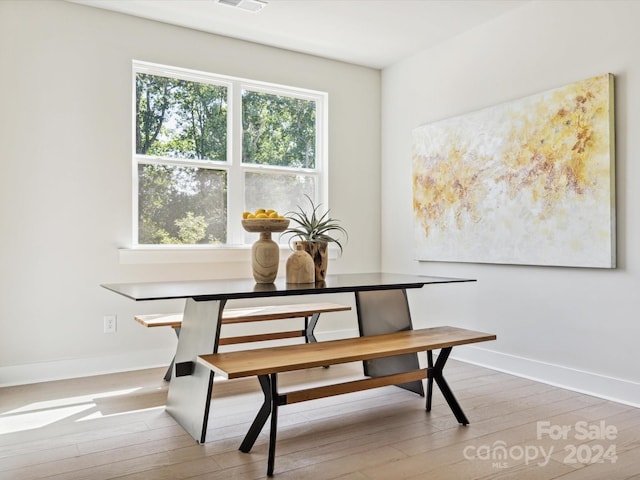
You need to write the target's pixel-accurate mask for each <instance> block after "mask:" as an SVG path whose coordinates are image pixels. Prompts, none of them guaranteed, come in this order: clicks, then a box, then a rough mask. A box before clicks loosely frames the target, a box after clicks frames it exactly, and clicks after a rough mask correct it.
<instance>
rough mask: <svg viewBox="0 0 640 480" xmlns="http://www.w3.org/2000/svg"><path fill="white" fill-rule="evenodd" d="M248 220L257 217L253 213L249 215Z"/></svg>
mask: <svg viewBox="0 0 640 480" xmlns="http://www.w3.org/2000/svg"><path fill="white" fill-rule="evenodd" d="M247 218H256V216H255V215H254V214H253V213H250V214H249V215H247Z"/></svg>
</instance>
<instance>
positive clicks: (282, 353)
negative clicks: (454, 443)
mask: <svg viewBox="0 0 640 480" xmlns="http://www.w3.org/2000/svg"><path fill="white" fill-rule="evenodd" d="M495 339H496V336H495V335H493V334H488V333H483V332H476V331H473V330H466V329H462V328H456V327H447V326H443V327H434V328H425V329H420V330H405V331H401V332H395V333H387V334H382V335H372V336H366V337H357V338H347V339H341V340H332V341H327V342H321V343H314V344H302V345H284V346H279V347H271V348H260V349H256V350H249V351H243V352H223V353H216V354H211V355H200V356H199V357H198V362H199V363H201V364H203V365H205V366H206V367H208V368H210V369H211V370H213V371H214V372H216V373H218V374H220V375H223V376H224V377H226V378H242V377H250V376H257V377H258V380H259V382H260V385H261V387H262V391H263V393H264V396H265V400H264V403H263V405H262V407H261V408H260V411H259V412H258V414H257V416H256V418H255V419H254V421H253V423H252V425H251V427H250V429H249V432H248V433H247V435H246V436H245V438H244V440H243V442H242V444H241V446H240V450H241V451H243V452H249V451H250V450H251V448H252V447H253V444H254V443H255V441H256V439H257V437H258V435H259V434H260V432H261V431H262V428H263V427H264V424H265V423H266V420H267V418H268V417H269V415H270V416H271V432H270V438H269V457H268V465H267V475H269V476H271V475H273V470H274V463H275V441H276V431H277V412H278V407H279V406H282V405H288V404H291V403H296V402H302V401H307V400H313V399H317V398H322V397H327V396H331V395H340V394H344V393H350V392H356V391H361V390H365V389H370V388H378V387H382V386H388V385H399V384H401V383H405V382H407V381H412V380H419V379H424V378H426V379H427V405H426V410H427V411H430V410H431V397H432V390H433V382H434V381H435V382H436V383H437V384H438V386H439V387H440V390H441V391H442V393H443V395H444V397H445V399H446V401H447V403H448V404H449V406H450V408H451V410H452V411H453V413H454V415H455V416H456V419H457V420H458V421H459V422H460V423H461V424H463V425H467V424H468V423H469V421H468V420H467V418H466V416H465V415H464V412H463V411H462V409H461V408H460V405H459V404H458V402H457V400H456V399H455V397H454V396H453V393H452V392H451V390H450V388H449V386H448V385H447V383H446V381H445V379H444V376H443V373H442V371H443V369H444V365H445V363H446V361H447V359H448V357H449V354H450V352H451V349H452V348H453V347H454V346H457V345H466V344H471V343H477V342H486V341H490V340H495ZM433 350H440V354H439V355H438V358H437V361H436V362H435V364H434V362H433V356H432V351H433ZM418 352H426V353H427V368H425V369H418V370H413V371H410V372H399V373H395V374H390V375H384V376H379V377H367V378H363V379H361V380H355V381H351V382H345V383H339V384H334V385H326V386H322V387H314V388H309V389H303V390H298V391H293V392H287V393H284V394H281V393H279V392H278V382H277V375H278V374H279V373H283V372H290V371H295V370H302V369H306V368H312V367H318V366H325V365H335V364H339V363H347V362H353V361H366V360H371V359H377V358H385V357H392V356H396V355H402V354H407V353H418Z"/></svg>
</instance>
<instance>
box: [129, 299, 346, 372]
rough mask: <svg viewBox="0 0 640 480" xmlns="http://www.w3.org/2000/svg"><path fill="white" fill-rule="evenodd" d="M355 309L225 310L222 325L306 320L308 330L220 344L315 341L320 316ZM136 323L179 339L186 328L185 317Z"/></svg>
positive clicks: (170, 316)
mask: <svg viewBox="0 0 640 480" xmlns="http://www.w3.org/2000/svg"><path fill="white" fill-rule="evenodd" d="M346 310H351V307H349V306H348V305H341V304H338V303H328V302H320V303H304V304H293V305H270V306H258V307H242V308H225V309H224V310H223V311H222V324H223V325H228V324H234V323H246V322H260V321H268V320H283V319H288V318H304V330H289V331H284V332H271V333H263V334H257V335H242V336H236V337H221V338H220V342H219V345H234V344H238V343H249V342H262V341H265V340H281V339H284V338H297V337H304V338H305V341H306V342H307V343H308V342H315V341H316V337H315V336H314V329H315V328H316V324H317V323H318V320H319V318H320V314H322V313H329V312H341V311H346ZM134 320H135V321H136V322H138V323H140V324H141V325H144V326H145V327H147V328H153V327H172V328H173V329H174V331H175V332H176V336H178V337H179V336H180V327H181V326H182V314H181V313H171V314H155V315H136V316H135V317H134ZM173 364H174V362H173V361H172V362H171V365H170V366H169V368H168V369H167V373H165V376H164V379H165V380H167V381H169V380H170V379H171V374H172V371H173Z"/></svg>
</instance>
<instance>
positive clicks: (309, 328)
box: [304, 313, 320, 343]
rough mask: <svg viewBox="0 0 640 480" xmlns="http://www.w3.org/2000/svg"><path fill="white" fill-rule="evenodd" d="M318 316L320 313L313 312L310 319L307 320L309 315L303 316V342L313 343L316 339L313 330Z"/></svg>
mask: <svg viewBox="0 0 640 480" xmlns="http://www.w3.org/2000/svg"><path fill="white" fill-rule="evenodd" d="M319 318H320V314H319V313H314V314H313V315H311V320H309V317H304V337H305V338H304V340H305V343H315V342H317V341H318V340H316V337H315V335H314V334H313V331H314V330H315V328H316V325H317V324H318V319H319Z"/></svg>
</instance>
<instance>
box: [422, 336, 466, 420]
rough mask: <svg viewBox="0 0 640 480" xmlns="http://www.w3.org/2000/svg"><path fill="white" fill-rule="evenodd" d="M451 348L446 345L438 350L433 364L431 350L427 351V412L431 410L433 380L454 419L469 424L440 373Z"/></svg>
mask: <svg viewBox="0 0 640 480" xmlns="http://www.w3.org/2000/svg"><path fill="white" fill-rule="evenodd" d="M451 348H452V347H448V348H443V349H442V350H440V354H439V355H438V360H436V363H435V365H434V364H433V354H432V352H431V350H429V351H427V362H428V364H427V375H428V380H427V412H429V411H431V396H432V392H433V381H434V380H435V382H436V383H437V384H438V387H440V391H441V392H442V395H443V396H444V398H445V400H446V401H447V404H448V405H449V408H451V411H452V412H453V414H454V415H455V417H456V420H458V422H459V423H461V424H462V425H469V420H467V417H466V415H465V414H464V412H463V411H462V408H461V407H460V404H459V403H458V401H457V400H456V397H455V396H454V395H453V392H452V391H451V389H450V388H449V385H448V384H447V382H446V380H445V379H444V376H443V375H442V370H443V369H444V366H445V364H446V363H447V360H448V359H449V354H450V353H451Z"/></svg>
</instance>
